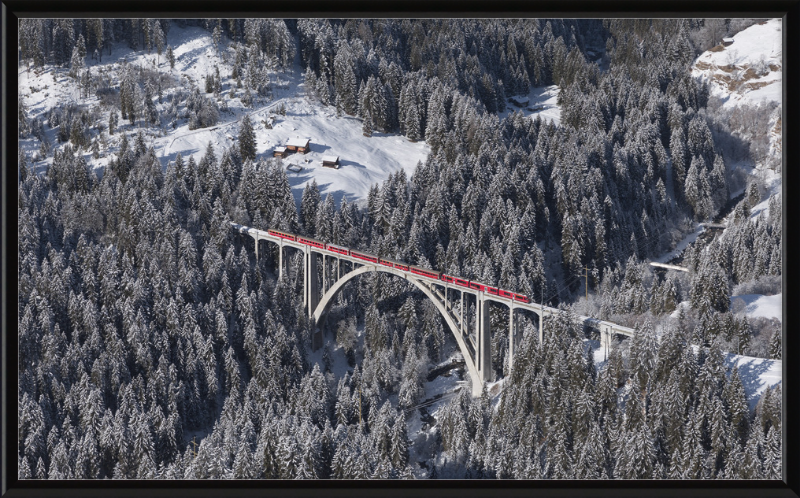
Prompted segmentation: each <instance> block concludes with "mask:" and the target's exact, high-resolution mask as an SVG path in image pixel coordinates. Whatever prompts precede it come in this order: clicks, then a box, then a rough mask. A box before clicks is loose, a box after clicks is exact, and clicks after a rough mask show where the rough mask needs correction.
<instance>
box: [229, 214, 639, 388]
mask: <svg viewBox="0 0 800 498" xmlns="http://www.w3.org/2000/svg"><path fill="white" fill-rule="evenodd" d="M230 224H231V225H232V227H233V228H234V229H235V230H237V231H238V232H240V233H242V234H246V235H249V236H250V237H252V238H253V240H254V241H255V250H256V258H258V246H259V241H262V240H263V241H266V242H269V243H272V244H276V245H277V246H278V267H279V274H280V276H283V252H284V248H287V247H291V248H294V249H297V250H299V251H301V252H302V253H303V256H304V280H303V289H304V293H303V296H304V297H303V302H304V304H305V307H306V310H307V313H308V317H309V318H313V320H314V322H315V323H321V322H322V321H323V320H324V318H325V315H326V313H327V311H328V309H329V308H330V305H331V304H332V303H333V301H334V299H335V298H336V296H337V295H338V293H339V292H340V291H341V290H342V288H343V287H344V286H345V285H347V283H348V282H350V281H351V280H353V279H355V278H357V277H359V276H360V275H363V274H365V273H370V272H383V273H388V274H391V275H394V276H396V277H398V278H403V279H405V280H407V281H408V282H410V283H411V284H413V285H414V286H415V287H416V288H417V289H419V290H420V291H422V293H423V294H424V295H425V296H426V297H427V298H428V299H430V300H431V302H432V303H433V304H434V306H435V307H436V309H437V310H438V311H439V313H440V314H441V315H442V317H443V318H444V320H445V322H446V323H447V326H448V328H449V329H450V332H451V333H452V334H453V337H454V338H455V340H456V342H457V343H458V347H459V349H460V350H461V353H462V355H463V356H464V360H465V363H466V365H467V370H468V372H469V375H470V378H471V379H472V394H473V396H479V395H480V394H481V391H482V390H483V386H484V383H486V382H491V381H492V380H494V379H493V377H494V371H493V369H492V342H491V332H492V331H491V322H490V320H489V303H490V302H494V303H498V304H500V305H503V306H505V307H507V308H508V313H509V328H508V331H507V332H508V334H509V342H508V344H509V352H508V361H509V370H510V368H511V367H512V366H513V361H514V347H515V345H516V342H517V338H516V334H515V328H514V314H515V312H520V311H529V312H532V313H534V314H535V315H536V316H537V317H538V319H539V340H540V341H541V340H542V318H543V317H545V316H552V315H555V314H557V313H558V312H559V310H558V309H556V308H551V307H548V306H543V305H541V304H536V303H529V302H520V301H519V300H515V299H513V298H510V297H505V296H503V295H495V294H490V293H489V292H486V291H484V290H481V289H472V288H468V287H465V286H463V285H456V284H454V283H452V282H447V281H444V280H441V279H438V278H434V277H433V276H427V275H423V274H420V273H419V272H415V271H413V267H409V265H403V264H399V263H398V264H396V265H393V267H390V266H386V265H385V264H381V262H383V261H385V260H382V259H379V258H377V257H376V256H372V255H369V254H367V253H363V252H361V251H356V250H350V249H347V248H343V247H339V246H333V245H329V244H324V243H320V242H319V241H315V240H314V239H308V238H304V237H301V236H295V237H294V239H291V238H287V235H289V234H283V233H282V232H278V231H275V230H269V231H267V230H259V229H256V228H251V227H247V226H244V225H239V224H237V223H233V222H230ZM320 261H321V264H322V269H323V271H322V278H320V275H319V264H320ZM334 263H335V272H334V271H333V269H334ZM329 264H330V265H331V266H328V265H329ZM348 267H349V268H348ZM403 268H405V269H403ZM343 269H344V270H345V273H342V270H343ZM472 304H474V307H475V313H474V315H473V316H465V313H464V311H465V310H466V309H469V305H472ZM578 319H579V320H580V321H581V322H583V323H584V324H586V325H589V326H591V327H592V328H596V329H598V330H599V331H600V340H601V344H603V345H605V346H608V345H610V342H611V338H612V336H613V335H614V334H619V335H624V336H628V337H632V336H633V332H634V331H633V329H631V328H629V327H623V326H621V325H617V324H614V323H611V322H606V321H603V320H598V319H595V318H591V317H588V316H578ZM321 346H322V332H321V331H319V330H317V331H315V332H314V336H313V341H312V347H313V349H315V350H316V349H319V348H320V347H321Z"/></svg>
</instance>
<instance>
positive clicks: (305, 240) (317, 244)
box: [297, 237, 325, 249]
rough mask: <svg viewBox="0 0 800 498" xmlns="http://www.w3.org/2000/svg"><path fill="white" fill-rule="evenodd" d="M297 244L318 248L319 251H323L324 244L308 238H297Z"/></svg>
mask: <svg viewBox="0 0 800 498" xmlns="http://www.w3.org/2000/svg"><path fill="white" fill-rule="evenodd" d="M297 242H300V243H301V244H305V245H307V246H314V247H319V248H320V249H325V243H324V242H322V241H321V240H317V239H312V238H309V237H297Z"/></svg>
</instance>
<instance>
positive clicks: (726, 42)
mask: <svg viewBox="0 0 800 498" xmlns="http://www.w3.org/2000/svg"><path fill="white" fill-rule="evenodd" d="M731 44H733V38H723V39H722V45H723V46H725V47H727V46H728V45H731Z"/></svg>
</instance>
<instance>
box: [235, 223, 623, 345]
mask: <svg viewBox="0 0 800 498" xmlns="http://www.w3.org/2000/svg"><path fill="white" fill-rule="evenodd" d="M229 223H230V224H231V225H232V226H233V227H234V228H236V229H237V230H238V231H239V232H241V233H246V234H247V235H250V236H251V237H253V238H254V239H256V240H268V241H270V242H273V243H275V244H279V245H284V246H289V247H294V248H297V249H300V250H304V251H305V250H310V251H312V252H316V253H318V254H323V255H325V256H332V257H335V258H337V259H340V260H344V261H350V262H351V263H355V264H358V265H362V266H375V269H376V270H379V269H381V268H382V267H383V265H381V264H379V263H372V262H370V261H365V260H363V259H360V258H355V257H353V256H349V255H346V254H340V253H338V252H334V251H330V250H327V249H320V248H319V247H314V246H310V245H306V244H303V243H300V242H295V241H292V240H289V239H284V238H281V237H276V236H274V235H271V234H270V233H269V232H267V231H266V230H259V229H257V228H251V227H247V226H244V225H239V224H237V223H233V222H229ZM394 270H395V271H398V272H401V273H402V274H404V275H405V276H406V277H408V278H415V279H417V280H419V281H421V282H425V283H427V284H435V285H440V286H442V287H445V288H447V289H455V290H458V291H459V292H466V293H469V294H473V295H475V296H478V295H481V296H482V298H483V299H484V300H487V301H494V302H497V303H500V304H503V305H505V306H508V307H509V308H511V309H512V310H514V309H522V310H527V311H532V312H534V313H536V314H537V315H539V316H543V315H544V316H547V315H550V316H552V315H554V314H556V313H558V312H559V311H560V310H558V309H557V308H551V307H549V306H542V305H541V304H535V303H523V302H520V301H514V300H511V299H508V298H505V297H502V296H495V295H493V294H488V293H486V292H482V291H478V290H475V289H467V288H465V287H462V286H459V285H452V284H447V283H445V282H443V281H441V280H439V279H436V278H431V277H426V276H424V275H419V274H417V273H412V272H410V271H404V270H400V269H397V268H395V269H394ZM451 315H452V313H451ZM454 318H455V317H454ZM578 319H579V320H580V321H581V322H583V323H584V324H586V325H590V326H592V327H595V328H598V329H600V330H603V331H607V332H611V333H614V334H620V335H625V336H629V337H632V336H633V333H634V330H633V329H632V328H630V327H623V326H621V325H617V324H616V323H612V322H607V321H605V320H598V319H596V318H592V317H589V316H582V315H578ZM459 321H460V320H459Z"/></svg>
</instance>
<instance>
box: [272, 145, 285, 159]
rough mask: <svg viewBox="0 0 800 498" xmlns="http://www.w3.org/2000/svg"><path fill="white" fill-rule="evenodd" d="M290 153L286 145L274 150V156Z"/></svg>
mask: <svg viewBox="0 0 800 498" xmlns="http://www.w3.org/2000/svg"><path fill="white" fill-rule="evenodd" d="M288 154H289V153H288V152H287V151H286V147H275V150H273V151H272V157H286V156H287V155H288Z"/></svg>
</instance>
